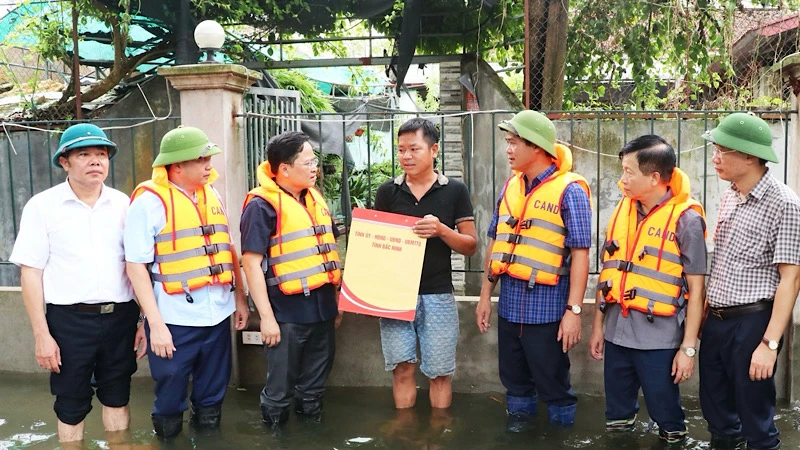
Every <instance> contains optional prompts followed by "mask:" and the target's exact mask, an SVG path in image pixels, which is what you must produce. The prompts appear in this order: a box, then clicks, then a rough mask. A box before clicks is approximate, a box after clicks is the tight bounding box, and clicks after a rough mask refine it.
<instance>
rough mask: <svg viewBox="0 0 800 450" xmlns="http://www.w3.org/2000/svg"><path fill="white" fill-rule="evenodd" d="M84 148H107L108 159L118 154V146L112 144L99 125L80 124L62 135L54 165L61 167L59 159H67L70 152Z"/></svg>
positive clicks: (55, 154) (54, 157)
mask: <svg viewBox="0 0 800 450" xmlns="http://www.w3.org/2000/svg"><path fill="white" fill-rule="evenodd" d="M84 147H105V148H106V149H107V150H108V159H111V158H113V157H114V156H115V155H116V154H117V144H115V143H113V142H111V140H110V139H108V136H106V133H105V132H104V131H103V130H101V129H100V128H99V127H98V126H97V125H92V124H91V123H79V124H76V125H73V126H71V127H69V128H67V129H66V130H65V131H64V134H62V135H61V141H59V143H58V150H56V152H55V153H54V154H53V164H54V165H55V166H57V167H61V163H59V162H58V158H60V157H62V156H64V157H66V156H67V153H68V152H69V151H70V150H74V149H76V148H84Z"/></svg>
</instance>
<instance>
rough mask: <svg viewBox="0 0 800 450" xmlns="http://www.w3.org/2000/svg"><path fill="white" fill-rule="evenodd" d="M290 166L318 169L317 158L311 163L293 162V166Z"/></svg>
mask: <svg viewBox="0 0 800 450" xmlns="http://www.w3.org/2000/svg"><path fill="white" fill-rule="evenodd" d="M292 165H293V166H294V165H298V166H304V167H306V168H308V169H316V168H317V167H319V158H314V159H312V160H311V161H307V162H304V163H301V162H297V161H295V162H294V164H292Z"/></svg>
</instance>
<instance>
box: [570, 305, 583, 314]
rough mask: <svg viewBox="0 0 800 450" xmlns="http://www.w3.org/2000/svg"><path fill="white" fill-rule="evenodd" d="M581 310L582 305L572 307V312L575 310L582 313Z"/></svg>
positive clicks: (576, 312)
mask: <svg viewBox="0 0 800 450" xmlns="http://www.w3.org/2000/svg"><path fill="white" fill-rule="evenodd" d="M581 311H582V309H581V307H580V306H579V305H575V306H573V307H572V312H574V313H575V314H580V313H581Z"/></svg>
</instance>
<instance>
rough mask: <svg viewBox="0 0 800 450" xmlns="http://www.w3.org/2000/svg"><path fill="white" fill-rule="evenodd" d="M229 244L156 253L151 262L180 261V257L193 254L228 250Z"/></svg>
mask: <svg viewBox="0 0 800 450" xmlns="http://www.w3.org/2000/svg"><path fill="white" fill-rule="evenodd" d="M230 249H231V244H208V245H203V246H201V247H199V248H192V249H189V250H184V251H181V252H177V253H172V254H168V255H156V256H155V258H153V262H156V263H169V262H175V261H180V260H182V259H186V258H191V257H193V256H205V255H214V254H217V253H219V252H221V251H225V250H228V251H230Z"/></svg>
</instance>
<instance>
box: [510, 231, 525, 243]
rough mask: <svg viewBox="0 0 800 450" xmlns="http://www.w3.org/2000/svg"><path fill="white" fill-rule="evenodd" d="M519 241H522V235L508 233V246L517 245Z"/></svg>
mask: <svg viewBox="0 0 800 450" xmlns="http://www.w3.org/2000/svg"><path fill="white" fill-rule="evenodd" d="M520 241H522V235H520V234H514V233H510V234H509V235H508V236H507V237H506V242H508V243H509V244H519V243H520Z"/></svg>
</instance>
